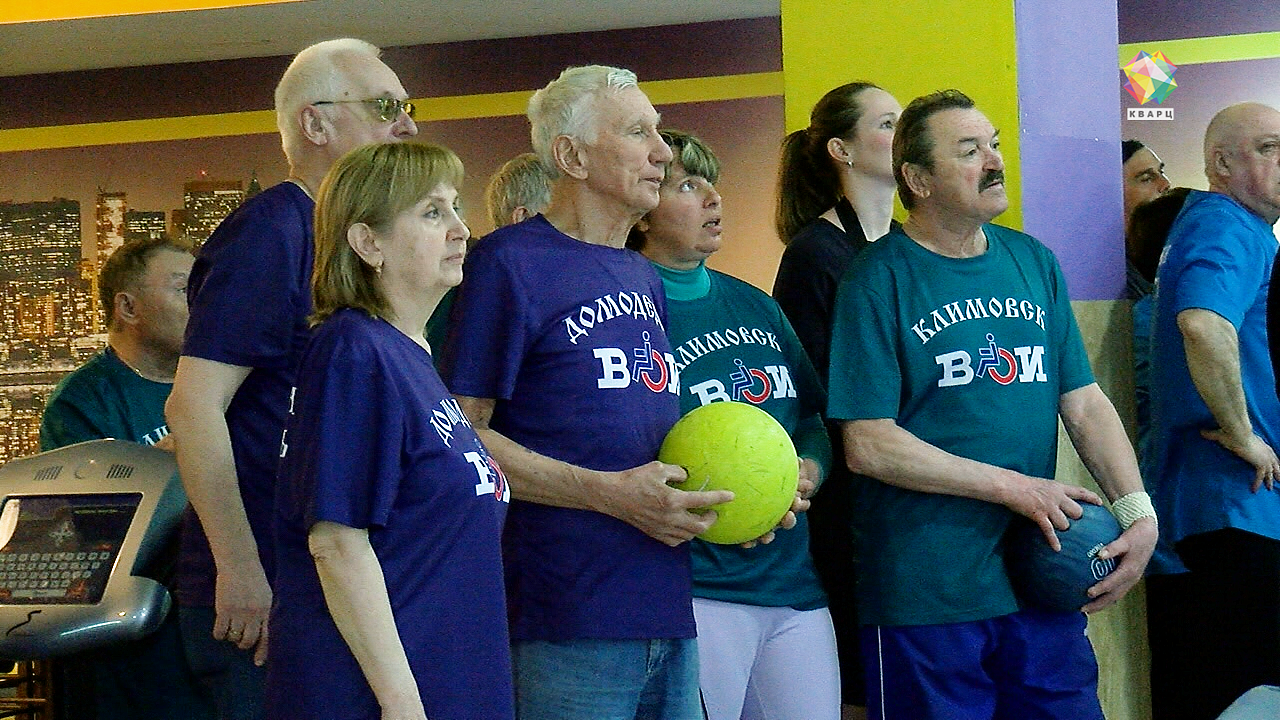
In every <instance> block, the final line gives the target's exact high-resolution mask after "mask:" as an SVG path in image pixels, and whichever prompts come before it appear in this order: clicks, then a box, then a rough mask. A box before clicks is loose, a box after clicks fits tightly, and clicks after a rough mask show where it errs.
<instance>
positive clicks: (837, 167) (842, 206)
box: [773, 82, 902, 717]
mask: <svg viewBox="0 0 1280 720" xmlns="http://www.w3.org/2000/svg"><path fill="white" fill-rule="evenodd" d="M900 112H902V106H901V105H899V104H898V101H897V100H895V99H894V98H893V96H892V95H890V94H889V93H887V92H885V91H884V90H882V89H880V88H879V87H877V86H875V85H873V84H871V83H868V82H853V83H848V84H847V85H841V86H840V87H838V88H835V89H834V90H832V91H830V92H828V93H827V94H826V95H824V96H823V97H822V99H821V100H819V101H818V103H817V105H814V107H813V111H812V113H810V119H809V127H807V128H804V129H802V130H797V131H795V132H793V133H791V134H790V135H788V136H787V138H786V140H784V141H783V144H782V162H781V164H780V170H779V172H778V212H777V220H776V222H777V228H778V235H779V237H781V238H782V241H783V242H784V243H786V245H787V249H786V250H785V251H784V252H783V254H782V263H781V264H780V265H779V267H778V276H777V279H776V280H775V281H774V285H773V297H774V299H775V300H777V301H778V304H779V305H780V306H782V310H783V312H784V313H786V315H787V318H788V319H789V320H790V321H791V324H792V326H793V327H794V328H795V331H796V334H797V335H798V336H799V338H800V342H801V344H802V345H804V348H805V350H806V351H807V352H808V353H809V357H810V359H812V360H813V365H814V367H815V369H817V371H818V373H819V375H820V376H821V378H822V380H823V382H824V383H825V382H826V380H827V366H828V363H829V360H830V348H831V317H832V311H833V310H834V308H835V301H836V288H837V286H838V285H839V283H840V276H841V275H843V274H844V270H845V267H847V266H848V264H849V263H850V261H852V260H853V258H854V257H855V256H856V255H857V254H858V252H860V251H861V250H862V248H864V247H866V245H867V243H868V242H871V241H874V240H876V239H878V238H880V237H881V236H883V235H884V234H885V233H887V232H889V228H890V225H892V224H894V223H895V222H896V221H894V220H893V193H894V189H895V184H894V179H893V161H892V158H891V149H892V145H893V130H894V125H895V124H896V123H897V121H898V114H899V113H900ZM830 432H831V440H832V445H833V449H834V452H835V457H836V458H837V459H841V458H843V447H844V446H843V444H842V443H841V442H840V440H841V439H840V431H839V428H835V427H831V428H830ZM833 466H834V467H833V468H832V472H831V476H830V478H828V480H827V482H826V484H825V485H824V486H823V489H822V492H820V493H818V494H817V495H815V496H814V498H813V505H812V507H811V508H810V510H809V513H808V514H809V521H810V535H811V537H812V538H813V539H812V542H811V543H810V548H811V552H812V554H813V558H814V562H815V565H816V566H817V570H818V574H819V576H820V577H821V578H822V581H823V586H824V587H825V589H826V591H827V594H828V597H829V600H830V610H831V615H832V620H833V621H834V623H835V629H836V638H837V645H838V650H839V655H840V679H841V686H842V687H841V691H842V696H843V703H844V705H845V711H846V714H845V717H860V715H857V714H856V713H857V710H855V709H853V708H851V707H850V706H851V705H863V706H865V705H866V688H865V684H864V680H863V675H862V673H863V670H862V660H861V657H860V655H859V650H858V615H857V605H856V602H857V601H856V598H855V597H854V588H855V580H854V571H853V565H852V562H853V559H854V545H853V538H852V533H851V531H850V529H849V524H850V519H851V513H852V507H853V502H854V500H853V497H854V494H853V487H852V477H851V476H850V474H849V472H848V470H847V468H845V465H844V463H843V462H840V461H837V462H835V463H833Z"/></svg>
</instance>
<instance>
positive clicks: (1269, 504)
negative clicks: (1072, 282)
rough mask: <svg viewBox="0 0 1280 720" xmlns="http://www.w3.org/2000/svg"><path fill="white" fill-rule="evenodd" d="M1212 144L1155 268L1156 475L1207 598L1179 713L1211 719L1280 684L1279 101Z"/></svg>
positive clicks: (1192, 577)
mask: <svg viewBox="0 0 1280 720" xmlns="http://www.w3.org/2000/svg"><path fill="white" fill-rule="evenodd" d="M1204 151H1205V175H1206V176H1208V179H1209V192H1195V191H1193V192H1192V193H1191V194H1190V196H1189V197H1188V198H1187V200H1186V203H1185V204H1184V206H1183V209H1182V212H1181V213H1180V214H1179V215H1178V218H1177V220H1175V221H1174V224H1173V227H1172V228H1171V229H1170V231H1169V241H1168V247H1167V249H1166V250H1165V255H1164V259H1163V260H1162V261H1161V264H1160V267H1159V269H1158V271H1157V273H1156V309H1155V325H1154V330H1153V332H1154V334H1153V343H1152V349H1153V353H1152V362H1151V364H1152V375H1151V421H1152V427H1151V452H1150V453H1149V457H1147V458H1144V466H1145V467H1144V469H1145V471H1146V472H1145V473H1144V475H1145V476H1146V477H1147V478H1148V480H1150V481H1151V482H1153V484H1154V487H1153V493H1152V494H1153V495H1154V496H1155V502H1156V507H1157V510H1158V511H1159V512H1160V519H1161V524H1162V525H1163V526H1164V527H1165V528H1166V533H1167V536H1168V539H1169V540H1170V541H1171V542H1172V543H1174V547H1175V549H1176V550H1177V553H1178V556H1179V557H1180V559H1181V560H1182V562H1183V563H1184V564H1185V565H1186V566H1187V568H1188V569H1189V570H1190V571H1191V572H1190V573H1189V577H1188V580H1187V585H1186V586H1185V590H1184V591H1183V592H1184V593H1185V598H1184V599H1185V602H1186V603H1188V605H1189V606H1190V607H1194V608H1195V618H1196V621H1195V622H1190V623H1187V624H1186V627H1185V628H1184V632H1185V635H1186V642H1187V645H1186V648H1185V650H1183V651H1182V652H1183V654H1184V655H1185V656H1186V657H1189V658H1191V659H1192V662H1191V663H1190V664H1189V667H1188V668H1187V670H1186V671H1185V673H1184V674H1185V677H1181V678H1179V679H1178V680H1177V681H1176V682H1174V683H1173V685H1174V686H1175V687H1176V688H1178V689H1179V690H1180V692H1181V695H1180V696H1179V697H1177V698H1176V699H1175V701H1174V702H1170V703H1168V705H1169V706H1170V707H1171V708H1172V712H1173V713H1175V714H1171V715H1169V717H1175V718H1204V719H1206V720H1208V719H1209V718H1215V717H1217V716H1218V714H1219V713H1220V712H1222V710H1223V709H1225V708H1226V707H1227V705H1229V704H1230V703H1231V701H1232V700H1234V699H1235V698H1236V697H1237V696H1239V695H1240V694H1241V693H1243V692H1244V691H1246V690H1248V689H1249V688H1251V687H1253V686H1255V685H1263V684H1270V685H1275V684H1280V494H1278V493H1277V492H1276V490H1275V489H1274V486H1275V483H1276V480H1277V477H1278V476H1280V462H1277V459H1276V452H1275V448H1276V447H1277V442H1280V399H1277V397H1276V390H1275V374H1274V372H1273V370H1272V367H1271V364H1270V362H1269V359H1268V348H1267V327H1266V317H1267V289H1268V285H1269V280H1270V276H1271V270H1272V266H1273V263H1274V258H1275V253H1276V239H1275V236H1274V235H1273V233H1272V228H1271V226H1272V225H1273V224H1274V223H1275V221H1276V219H1277V218H1278V217H1280V112H1278V111H1276V110H1275V109H1274V108H1271V107H1267V106H1265V105H1259V104H1256V103H1244V104H1240V105H1233V106H1231V107H1229V108H1226V109H1225V110H1223V111H1221V112H1219V113H1218V114H1217V115H1216V116H1214V118H1213V120H1212V121H1211V122H1210V123H1209V127H1208V129H1207V130H1206V132H1205V140H1204Z"/></svg>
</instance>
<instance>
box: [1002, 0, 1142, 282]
mask: <svg viewBox="0 0 1280 720" xmlns="http://www.w3.org/2000/svg"><path fill="white" fill-rule="evenodd" d="M1065 17H1069V18H1071V22H1063V21H1062V20H1063V18H1065ZM1014 20H1015V22H1016V23H1017V43H1018V107H1019V131H1020V133H1021V137H1020V152H1021V156H1022V157H1021V159H1022V168H1021V172H1022V184H1023V187H1022V188H1021V192H1022V217H1023V228H1024V229H1025V230H1026V232H1028V233H1030V234H1031V235H1034V236H1035V237H1037V238H1039V239H1040V241H1041V242H1043V243H1044V244H1046V245H1048V246H1049V247H1050V248H1051V249H1052V250H1053V251H1054V253H1055V254H1056V255H1057V256H1058V262H1059V263H1061V265H1062V270H1063V273H1064V274H1065V275H1066V278H1067V286H1068V288H1069V289H1070V292H1071V299H1072V300H1114V299H1117V298H1119V297H1121V296H1122V293H1123V289H1124V242H1123V233H1122V231H1121V227H1120V226H1121V224H1122V221H1121V217H1122V216H1123V208H1122V204H1121V187H1120V122H1119V117H1118V115H1117V112H1116V105H1115V99H1114V98H1115V92H1116V87H1117V84H1118V82H1119V81H1118V79H1117V75H1116V44H1117V42H1116V6H1115V3H1114V0H1061V2H1057V3H1045V2H1041V1H1039V0H1016V2H1015V4H1014Z"/></svg>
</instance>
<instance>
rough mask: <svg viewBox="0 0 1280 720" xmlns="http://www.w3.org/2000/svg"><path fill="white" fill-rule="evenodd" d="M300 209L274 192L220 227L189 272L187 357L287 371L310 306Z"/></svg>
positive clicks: (306, 232)
mask: <svg viewBox="0 0 1280 720" xmlns="http://www.w3.org/2000/svg"><path fill="white" fill-rule="evenodd" d="M260 197H261V196H260ZM304 215H305V213H303V212H302V209H301V208H298V207H295V206H294V205H292V204H287V203H285V202H281V201H280V198H276V201H275V202H271V203H266V202H264V203H263V204H261V205H254V206H242V208H241V210H240V211H238V212H236V213H234V214H232V215H231V216H230V217H228V218H227V220H225V221H224V222H223V224H222V225H220V226H219V227H218V229H217V231H216V232H215V233H214V235H213V237H211V238H210V239H209V242H207V243H206V244H205V245H204V247H203V248H201V251H200V257H199V258H198V259H197V261H196V265H195V267H194V268H193V270H192V282H191V288H190V291H189V293H188V300H189V303H190V310H191V314H190V319H189V320H188V323H187V332H186V338H185V341H184V343H183V348H182V352H183V354H184V355H189V356H192V357H199V358H204V359H206V360H213V361H215V362H221V363H226V364H228V365H237V366H240V367H254V368H265V369H271V370H285V369H288V366H289V363H290V353H291V349H292V347H293V342H294V337H295V332H296V331H297V326H298V322H299V319H300V318H303V317H306V315H307V314H308V313H309V312H310V311H311V290H310V286H309V284H308V283H309V274H310V267H311V263H310V252H311V250H310V247H311V231H310V218H309V216H307V217H304Z"/></svg>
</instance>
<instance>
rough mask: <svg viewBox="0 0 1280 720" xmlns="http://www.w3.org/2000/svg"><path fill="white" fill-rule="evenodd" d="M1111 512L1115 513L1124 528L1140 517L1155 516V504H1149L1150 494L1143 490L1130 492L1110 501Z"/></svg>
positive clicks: (1152, 517)
mask: <svg viewBox="0 0 1280 720" xmlns="http://www.w3.org/2000/svg"><path fill="white" fill-rule="evenodd" d="M1111 512H1113V513H1115V516H1116V520H1118V521H1119V522H1120V527H1121V528H1124V529H1125V530H1128V529H1129V526H1130V525H1132V524H1134V523H1135V522H1137V521H1139V520H1141V519H1142V518H1151V519H1152V520H1156V522H1157V523H1158V522H1159V520H1157V518H1156V509H1155V506H1153V505H1152V504H1151V496H1150V495H1148V494H1147V493H1145V492H1132V493H1129V494H1128V495H1125V496H1124V497H1121V498H1120V499H1118V500H1116V501H1115V502H1113V503H1111Z"/></svg>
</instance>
